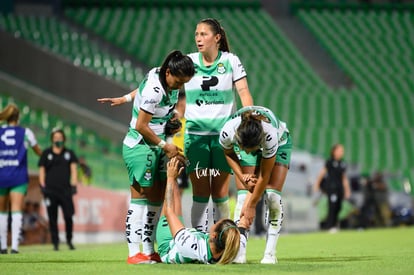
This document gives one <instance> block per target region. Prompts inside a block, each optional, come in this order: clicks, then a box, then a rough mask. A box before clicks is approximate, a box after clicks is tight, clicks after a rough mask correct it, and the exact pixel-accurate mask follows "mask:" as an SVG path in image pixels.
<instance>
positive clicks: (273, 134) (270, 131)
mask: <svg viewBox="0 0 414 275" xmlns="http://www.w3.org/2000/svg"><path fill="white" fill-rule="evenodd" d="M262 125H263V130H264V131H265V133H266V136H265V141H264V145H263V153H262V155H263V158H266V159H268V158H271V157H273V156H274V155H276V152H277V149H278V148H279V142H278V140H279V137H278V132H277V129H276V128H274V127H273V126H272V125H271V124H270V123H266V122H263V123H262Z"/></svg>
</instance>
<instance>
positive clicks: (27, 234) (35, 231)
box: [22, 201, 49, 244]
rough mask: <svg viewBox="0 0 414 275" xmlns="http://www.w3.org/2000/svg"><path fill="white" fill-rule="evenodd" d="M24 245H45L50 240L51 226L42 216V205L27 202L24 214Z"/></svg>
mask: <svg viewBox="0 0 414 275" xmlns="http://www.w3.org/2000/svg"><path fill="white" fill-rule="evenodd" d="M22 231H23V232H22V234H23V242H22V244H44V243H47V242H48V239H49V226H48V223H47V221H46V219H45V218H44V217H43V216H42V215H40V204H39V203H38V202H31V201H27V202H26V203H25V208H24V212H23V226H22Z"/></svg>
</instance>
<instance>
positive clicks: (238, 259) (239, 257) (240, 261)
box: [233, 254, 246, 264]
mask: <svg viewBox="0 0 414 275" xmlns="http://www.w3.org/2000/svg"><path fill="white" fill-rule="evenodd" d="M233 263H234V264H245V263H246V254H241V255H237V256H236V258H234V260H233Z"/></svg>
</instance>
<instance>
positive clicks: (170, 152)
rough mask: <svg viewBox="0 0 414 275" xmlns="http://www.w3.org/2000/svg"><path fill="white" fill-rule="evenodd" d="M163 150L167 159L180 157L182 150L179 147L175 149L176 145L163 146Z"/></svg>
mask: <svg viewBox="0 0 414 275" xmlns="http://www.w3.org/2000/svg"><path fill="white" fill-rule="evenodd" d="M163 149H164V152H165V155H166V156H167V157H168V158H169V159H171V158H173V157H175V156H177V155H182V154H183V149H181V148H180V147H177V146H176V145H174V144H171V143H167V144H165V146H164V148H163Z"/></svg>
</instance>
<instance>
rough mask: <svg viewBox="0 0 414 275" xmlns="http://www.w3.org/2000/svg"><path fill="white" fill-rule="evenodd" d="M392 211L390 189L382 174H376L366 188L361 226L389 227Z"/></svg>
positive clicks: (369, 180)
mask: <svg viewBox="0 0 414 275" xmlns="http://www.w3.org/2000/svg"><path fill="white" fill-rule="evenodd" d="M390 223H391V209H390V204H389V201H388V187H387V184H386V182H385V180H384V176H383V174H382V173H381V172H376V173H374V174H373V175H372V177H371V178H369V179H368V180H367V181H366V183H365V186H364V204H363V206H362V209H361V219H360V226H361V227H363V228H366V227H368V226H372V225H374V226H389V225H390Z"/></svg>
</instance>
